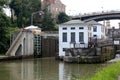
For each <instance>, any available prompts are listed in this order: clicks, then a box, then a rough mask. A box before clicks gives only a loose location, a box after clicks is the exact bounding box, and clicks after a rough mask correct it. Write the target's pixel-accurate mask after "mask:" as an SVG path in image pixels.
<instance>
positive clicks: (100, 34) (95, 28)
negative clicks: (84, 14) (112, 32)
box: [87, 21, 106, 39]
mask: <svg viewBox="0 0 120 80" xmlns="http://www.w3.org/2000/svg"><path fill="white" fill-rule="evenodd" d="M87 24H88V26H91V32H92V36H91V37H96V38H97V39H104V38H105V37H106V36H105V27H104V26H103V25H102V24H100V23H98V22H96V21H90V22H87Z"/></svg>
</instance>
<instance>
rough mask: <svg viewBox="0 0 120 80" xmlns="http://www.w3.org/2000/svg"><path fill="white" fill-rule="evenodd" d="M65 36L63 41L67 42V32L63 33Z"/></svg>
mask: <svg viewBox="0 0 120 80" xmlns="http://www.w3.org/2000/svg"><path fill="white" fill-rule="evenodd" d="M62 37H63V38H62V39H63V42H67V33H63V36H62Z"/></svg>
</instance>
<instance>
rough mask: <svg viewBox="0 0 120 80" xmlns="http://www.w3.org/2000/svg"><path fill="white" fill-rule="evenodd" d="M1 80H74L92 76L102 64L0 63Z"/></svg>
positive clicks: (39, 60)
mask: <svg viewBox="0 0 120 80" xmlns="http://www.w3.org/2000/svg"><path fill="white" fill-rule="evenodd" d="M0 65H1V66H0V80H72V75H73V74H76V75H79V76H80V77H83V78H84V77H85V75H87V76H92V75H93V74H94V73H95V71H96V70H97V69H98V68H100V67H103V65H102V64H68V63H63V62H58V61H55V60H54V59H30V60H24V61H14V62H4V63H0Z"/></svg>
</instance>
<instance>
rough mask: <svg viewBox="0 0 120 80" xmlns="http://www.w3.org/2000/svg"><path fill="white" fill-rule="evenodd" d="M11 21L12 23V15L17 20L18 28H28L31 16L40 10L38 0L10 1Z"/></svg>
mask: <svg viewBox="0 0 120 80" xmlns="http://www.w3.org/2000/svg"><path fill="white" fill-rule="evenodd" d="M9 5H10V8H11V12H12V13H13V11H14V13H15V14H12V21H14V18H13V15H15V16H16V18H17V25H18V27H20V28H21V27H22V26H28V25H30V21H31V14H32V13H33V12H36V11H39V10H41V3H40V0H11V2H10V4H9Z"/></svg>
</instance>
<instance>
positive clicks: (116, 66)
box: [79, 62, 120, 80]
mask: <svg viewBox="0 0 120 80" xmlns="http://www.w3.org/2000/svg"><path fill="white" fill-rule="evenodd" d="M118 76H120V62H117V63H113V64H111V65H109V66H107V67H105V68H103V69H102V70H98V72H97V73H96V74H95V75H94V76H93V77H91V78H88V79H86V80H118ZM79 80H84V79H80V78H79Z"/></svg>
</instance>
